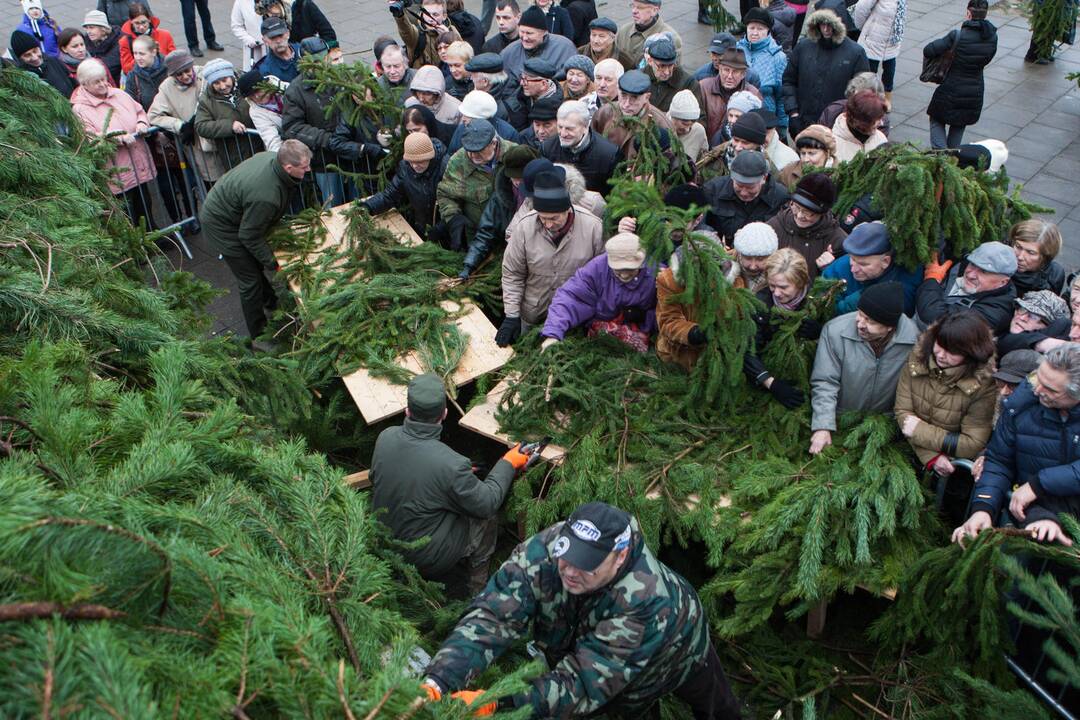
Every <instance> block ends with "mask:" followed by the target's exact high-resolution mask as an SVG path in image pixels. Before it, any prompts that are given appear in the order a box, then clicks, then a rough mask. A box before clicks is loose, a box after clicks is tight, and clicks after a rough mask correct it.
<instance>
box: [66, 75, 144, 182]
mask: <svg viewBox="0 0 1080 720" xmlns="http://www.w3.org/2000/svg"><path fill="white" fill-rule="evenodd" d="M51 59H52V60H53V61H55V62H59V61H58V60H56V58H51ZM71 109H72V110H73V111H74V112H75V115H77V116H78V118H79V119H80V120H82V122H83V127H85V128H86V131H87V132H88V133H90V134H93V135H103V134H105V133H107V132H108V133H113V132H116V131H117V130H123V131H124V132H128V133H134V132H135V131H136V130H138V129H139V126H140V124H141V125H145V126H149V125H150V123H149V121H148V120H147V119H146V111H145V110H143V109H142V106H141V105H139V104H138V103H137V102H135V101H134V100H133V99H132V98H131V96H130V95H128V94H127V93H125V92H124V91H123V90H118V89H116V88H114V87H110V88H109V89H108V90H107V91H106V93H105V97H100V98H99V97H96V96H94V95H91V94H90V93H88V92H87V91H86V88H83V87H77V88H75V92H73V93H72V94H71ZM106 167H107V168H118V169H119V173H118V174H117V175H115V176H113V178H112V179H110V181H109V190H110V191H111V192H112V193H113V194H119V193H122V192H126V191H128V190H131V189H133V188H135V187H136V186H138V185H142V184H143V183H148V182H150V181H151V180H153V179H154V178H155V177H157V168H155V167H154V158H153V156H152V155H151V154H150V147H149V146H148V145H147V144H146V140H144V139H143V138H139V139H138V140H136V141H135V142H134V143H133V144H131V145H117V147H116V152H115V153H114V154H113V156H112V157H111V158H109V161H108V163H107V164H106Z"/></svg>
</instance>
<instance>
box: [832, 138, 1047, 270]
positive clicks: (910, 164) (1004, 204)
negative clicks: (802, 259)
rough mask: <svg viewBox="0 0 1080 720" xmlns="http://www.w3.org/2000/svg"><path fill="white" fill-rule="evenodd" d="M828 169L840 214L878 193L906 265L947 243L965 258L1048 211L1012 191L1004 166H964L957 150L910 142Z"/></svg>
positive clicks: (876, 201)
mask: <svg viewBox="0 0 1080 720" xmlns="http://www.w3.org/2000/svg"><path fill="white" fill-rule="evenodd" d="M826 172H828V173H830V174H831V175H832V179H833V181H834V182H835V183H836V189H837V200H836V205H835V206H834V208H833V212H834V213H835V214H836V215H837V216H843V215H844V213H846V212H848V210H850V209H851V207H852V206H853V205H854V204H855V203H856V202H857V201H858V200H859V199H860V198H861V197H863V196H864V195H866V194H868V193H869V194H871V195H873V207H874V208H875V209H876V210H879V211H880V212H882V213H883V214H884V216H885V217H886V218H888V225H889V240H890V242H891V243H892V246H893V249H894V250H895V251H896V259H897V262H899V263H900V264H901V265H903V266H904V267H907V268H914V267H916V266H918V265H922V264H925V263H927V262H929V261H930V259H931V256H932V255H933V253H935V252H937V251H938V249H939V248H940V247H941V246H942V245H944V248H945V250H946V253H945V255H942V257H951V258H960V257H963V256H964V255H966V254H968V253H969V252H971V251H972V250H974V249H975V248H976V247H977V246H979V245H981V244H982V243H984V242H990V241H991V240H1001V239H1002V238H1004V237H1005V236H1006V235H1007V234H1008V231H1009V228H1010V227H1012V225H1013V224H1014V223H1016V222H1019V221H1020V220H1026V219H1027V218H1029V217H1031V214H1032V213H1033V212H1046V211H1047V209H1046V208H1042V207H1040V206H1038V205H1034V204H1031V203H1028V202H1025V201H1024V200H1023V199H1022V198H1021V197H1020V189H1019V188H1015V189H1013V190H1012V191H1011V192H1010V191H1009V178H1008V176H1007V175H1006V174H1005V170H1004V169H1002V170H1000V171H998V172H997V173H993V174H991V173H988V172H984V171H981V170H977V169H975V168H965V169H963V170H961V169H960V168H959V167H958V166H957V162H956V158H955V157H954V156H953V154H951V152H949V151H924V150H922V149H920V148H917V147H915V146H914V145H912V144H910V143H906V144H903V145H887V146H883V147H880V148H877V149H875V150H873V151H872V152H869V153H859V154H858V155H856V156H855V157H854V158H853V159H851V160H849V161H848V162H845V163H841V164H840V165H839V166H837V167H835V168H830V169H829V170H827V171H826Z"/></svg>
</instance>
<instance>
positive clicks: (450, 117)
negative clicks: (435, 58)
mask: <svg viewBox="0 0 1080 720" xmlns="http://www.w3.org/2000/svg"><path fill="white" fill-rule="evenodd" d="M409 89H410V90H412V91H413V92H417V91H421V92H432V93H438V94H439V100H438V102H436V103H435V107H433V108H430V110H431V112H433V113H435V119H436V120H438V121H439V122H441V123H446V124H447V125H456V124H458V122H460V121H461V101H460V100H458V99H457V98H455V97H451V96H450V95H449V93H447V92H446V78H444V77H443V74H442V71H441V70H439V68H437V67H435V66H434V65H425V66H423V67H422V68H420V69H419V70H417V71H416V75H414V76H413V79H412V83H411V84H410V85H409ZM422 104H423V103H421V102H420V101H419V100H418V99H416V97H411V98H409V99H408V100H406V101H405V107H412V106H413V105H422Z"/></svg>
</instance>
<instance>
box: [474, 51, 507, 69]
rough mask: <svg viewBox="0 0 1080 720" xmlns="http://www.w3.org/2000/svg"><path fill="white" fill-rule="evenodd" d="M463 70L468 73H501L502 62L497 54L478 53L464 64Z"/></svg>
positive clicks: (500, 56)
mask: <svg viewBox="0 0 1080 720" xmlns="http://www.w3.org/2000/svg"><path fill="white" fill-rule="evenodd" d="M465 69H466V70H468V71H469V72H484V73H497V72H502V69H503V60H502V55H500V54H499V53H493V52H486V53H480V54H479V55H477V56H476V57H474V58H473V59H472V60H470V61H469V62H467V63H465Z"/></svg>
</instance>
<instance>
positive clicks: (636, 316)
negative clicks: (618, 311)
mask: <svg viewBox="0 0 1080 720" xmlns="http://www.w3.org/2000/svg"><path fill="white" fill-rule="evenodd" d="M622 319H623V322H624V323H635V324H637V325H640V324H641V323H643V322H645V310H644V309H643V308H639V307H624V308H623V309H622Z"/></svg>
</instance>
